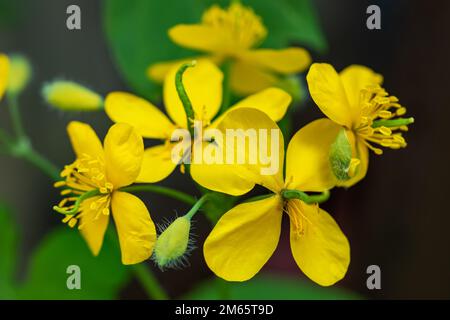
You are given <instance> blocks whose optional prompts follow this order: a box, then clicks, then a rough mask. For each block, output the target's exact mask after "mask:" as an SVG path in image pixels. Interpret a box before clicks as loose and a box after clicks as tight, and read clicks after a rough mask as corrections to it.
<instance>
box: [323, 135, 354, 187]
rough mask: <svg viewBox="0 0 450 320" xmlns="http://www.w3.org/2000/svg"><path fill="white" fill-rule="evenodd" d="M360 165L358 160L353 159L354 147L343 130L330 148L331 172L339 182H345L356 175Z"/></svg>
mask: <svg viewBox="0 0 450 320" xmlns="http://www.w3.org/2000/svg"><path fill="white" fill-rule="evenodd" d="M359 163H360V161H359V160H358V159H353V158H352V146H351V144H350V141H349V139H348V137H347V133H346V132H345V129H342V130H341V131H339V133H338V135H337V136H336V140H335V141H334V142H333V144H332V145H331V147H330V165H331V170H332V171H333V174H334V175H335V177H336V178H337V179H338V180H340V181H345V180H349V179H350V178H352V176H354V175H355V173H356V170H357V168H358V166H359Z"/></svg>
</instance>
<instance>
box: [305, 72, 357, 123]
mask: <svg viewBox="0 0 450 320" xmlns="http://www.w3.org/2000/svg"><path fill="white" fill-rule="evenodd" d="M306 80H307V82H308V87H309V92H310V94H311V97H312V99H313V100H314V102H315V103H316V104H317V106H318V107H319V108H320V110H322V112H323V113H324V114H325V115H326V116H327V117H328V118H330V119H331V120H333V121H334V122H336V123H338V124H340V125H344V126H347V127H348V128H351V127H352V113H351V109H350V105H349V103H348V100H347V95H346V92H345V90H344V87H343V85H342V82H341V79H340V77H339V75H338V74H337V72H336V70H334V68H333V67H332V66H331V65H329V64H327V63H314V64H313V65H312V66H311V68H310V69H309V72H308V75H307V76H306Z"/></svg>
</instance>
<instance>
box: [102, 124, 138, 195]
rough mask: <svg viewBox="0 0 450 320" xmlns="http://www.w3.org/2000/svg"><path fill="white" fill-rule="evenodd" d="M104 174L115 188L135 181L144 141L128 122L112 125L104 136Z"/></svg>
mask: <svg viewBox="0 0 450 320" xmlns="http://www.w3.org/2000/svg"><path fill="white" fill-rule="evenodd" d="M104 144H105V146H104V147H105V162H106V176H107V179H108V181H109V182H111V183H112V184H113V186H114V188H115V189H117V188H120V187H123V186H127V185H130V184H132V183H133V182H134V181H136V178H137V176H138V174H139V172H140V171H141V164H142V158H143V155H144V142H143V141H142V137H141V136H140V135H139V133H138V132H137V131H136V129H134V128H133V127H131V126H130V125H128V124H125V123H118V124H115V125H113V126H112V127H111V128H110V129H109V131H108V134H107V135H106V138H105V143H104Z"/></svg>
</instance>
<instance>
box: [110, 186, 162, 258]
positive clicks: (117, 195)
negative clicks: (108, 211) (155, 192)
mask: <svg viewBox="0 0 450 320" xmlns="http://www.w3.org/2000/svg"><path fill="white" fill-rule="evenodd" d="M111 206H112V214H113V217H114V222H115V224H116V228H117V233H118V235H119V243H120V251H121V252H122V263H123V264H136V263H140V262H142V261H144V260H146V259H148V258H150V256H151V255H152V252H153V247H154V245H155V241H156V229H155V224H154V223H153V221H152V219H151V218H150V213H149V212H148V210H147V208H146V206H145V204H144V203H143V202H142V201H141V200H140V199H139V198H138V197H136V196H134V195H132V194H129V193H126V192H120V191H116V192H114V193H113V195H112V201H111Z"/></svg>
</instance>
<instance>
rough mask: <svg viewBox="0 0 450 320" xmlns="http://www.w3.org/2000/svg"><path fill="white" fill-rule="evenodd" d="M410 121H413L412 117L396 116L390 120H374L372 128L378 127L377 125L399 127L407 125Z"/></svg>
mask: <svg viewBox="0 0 450 320" xmlns="http://www.w3.org/2000/svg"><path fill="white" fill-rule="evenodd" d="M411 123H414V118H412V117H411V118H397V119H392V120H376V121H374V122H373V123H372V128H378V127H387V128H392V127H401V126H407V125H409V124H411Z"/></svg>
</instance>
